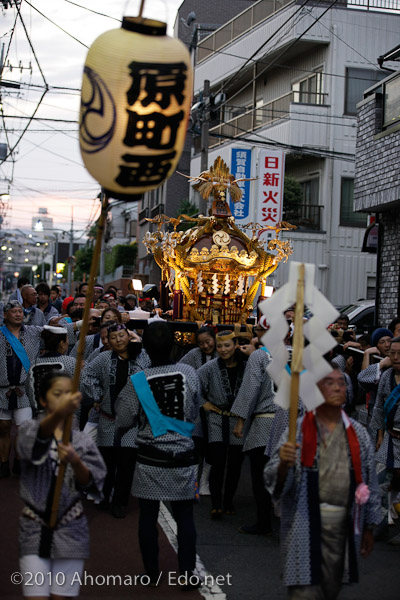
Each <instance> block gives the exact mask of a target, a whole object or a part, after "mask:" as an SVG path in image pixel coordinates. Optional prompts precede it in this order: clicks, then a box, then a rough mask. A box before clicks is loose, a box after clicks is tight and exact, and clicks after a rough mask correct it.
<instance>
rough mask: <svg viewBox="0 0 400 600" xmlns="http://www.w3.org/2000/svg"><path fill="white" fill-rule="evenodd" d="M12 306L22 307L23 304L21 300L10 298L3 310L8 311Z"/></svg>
mask: <svg viewBox="0 0 400 600" xmlns="http://www.w3.org/2000/svg"><path fill="white" fill-rule="evenodd" d="M11 308H22V305H21V303H20V302H18V300H10V301H9V302H7V304H6V305H5V307H4V309H3V311H4V312H5V313H6V312H7V311H8V310H10V309H11Z"/></svg>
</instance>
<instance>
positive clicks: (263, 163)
mask: <svg viewBox="0 0 400 600" xmlns="http://www.w3.org/2000/svg"><path fill="white" fill-rule="evenodd" d="M257 177H258V182H257V184H258V185H257V198H256V207H257V213H256V221H257V222H258V223H260V225H264V226H265V227H267V226H269V225H270V226H272V227H275V226H276V225H277V224H278V223H279V222H280V221H281V220H282V208H283V186H284V179H285V153H284V152H283V151H281V150H261V151H260V154H259V156H258V173H257ZM271 237H273V232H272V231H271V234H269V233H264V234H263V238H264V239H269V238H271Z"/></svg>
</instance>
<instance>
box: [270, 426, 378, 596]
mask: <svg viewBox="0 0 400 600" xmlns="http://www.w3.org/2000/svg"><path fill="white" fill-rule="evenodd" d="M302 420H303V419H302V418H300V419H298V421H297V434H296V442H297V443H298V444H299V445H300V448H301V444H302V430H301V425H302ZM350 421H351V423H352V425H353V427H354V430H355V432H356V434H357V437H358V441H359V444H360V456H361V470H362V477H363V482H364V483H365V484H366V485H368V487H369V490H370V497H369V500H368V502H367V503H366V504H364V505H363V506H361V510H360V531H362V529H363V526H364V525H367V524H368V525H373V524H374V525H378V524H379V523H380V522H381V520H382V511H381V502H380V494H379V488H378V482H377V478H376V473H375V460H374V449H373V447H372V444H371V440H370V437H369V435H368V433H367V431H366V429H365V428H364V427H363V426H362V425H360V424H359V423H357V421H354V420H353V419H350ZM287 439H288V432H287V431H285V432H284V434H283V435H282V438H281V440H280V442H279V444H278V445H277V447H276V449H275V452H274V454H273V456H271V458H270V460H269V462H268V463H267V465H266V467H265V469H264V480H265V487H266V488H267V490H268V491H269V492H270V494H271V495H272V498H273V500H274V501H277V500H280V514H281V555H282V562H283V581H284V584H285V585H287V586H291V585H314V584H318V583H319V582H320V577H321V572H320V559H319V556H320V538H321V517H320V511H319V488H318V458H319V451H318V448H317V453H316V459H315V462H314V465H313V467H311V468H308V467H303V466H302V465H301V451H298V453H297V461H296V464H295V466H294V467H291V468H289V470H288V475H287V477H286V481H285V484H284V486H283V489H282V492H281V494H280V496H279V498H278V497H277V496H276V495H275V493H274V492H275V486H276V481H277V473H278V466H279V463H280V458H279V449H280V447H281V445H282V444H283V443H285V442H286V441H287ZM318 443H319V440H318ZM349 464H351V458H350V457H349ZM350 480H351V482H352V483H351V488H353V489H351V491H350V494H351V497H352V498H354V492H355V487H356V486H355V483H354V477H353V475H352V471H351V476H350ZM350 516H351V518H350V519H349V529H348V537H347V542H346V558H345V571H344V582H349V581H350V582H351V581H357V580H358V572H357V571H358V569H357V557H358V555H359V553H360V544H361V535H356V534H355V533H354V516H355V502H354V500H353V502H352V503H351V506H350Z"/></svg>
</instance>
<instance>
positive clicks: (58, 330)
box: [43, 325, 68, 335]
mask: <svg viewBox="0 0 400 600" xmlns="http://www.w3.org/2000/svg"><path fill="white" fill-rule="evenodd" d="M43 329H44V330H45V331H50V333H56V334H58V335H67V334H68V331H67V329H65V328H64V327H53V326H52V325H44V327H43Z"/></svg>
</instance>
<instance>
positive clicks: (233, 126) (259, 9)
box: [190, 0, 400, 306]
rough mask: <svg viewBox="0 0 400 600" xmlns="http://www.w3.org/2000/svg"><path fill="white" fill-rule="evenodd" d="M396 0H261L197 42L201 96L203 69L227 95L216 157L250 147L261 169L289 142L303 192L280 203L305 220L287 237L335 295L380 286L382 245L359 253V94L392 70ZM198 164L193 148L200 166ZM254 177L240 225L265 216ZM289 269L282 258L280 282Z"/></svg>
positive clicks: (195, 169) (343, 297)
mask: <svg viewBox="0 0 400 600" xmlns="http://www.w3.org/2000/svg"><path fill="white" fill-rule="evenodd" d="M364 4H365V6H363V5H364ZM360 5H361V6H360ZM391 6H392V5H391ZM393 6H394V8H395V9H397V10H398V12H392V13H391V14H389V13H387V12H385V11H384V9H383V8H384V5H383V4H382V10H380V11H371V10H368V8H367V7H368V4H367V2H365V3H364V2H363V0H357V6H355V5H351V4H350V2H345V1H344V2H343V1H340V2H336V3H334V5H333V6H332V3H331V2H324V1H321V2H301V3H298V2H285V0H281V1H280V2H278V1H275V0H271V1H269V0H261V1H259V2H256V3H254V4H253V5H252V6H251V7H249V8H247V9H246V10H245V11H244V12H243V13H241V14H239V15H238V16H236V17H235V18H233V19H232V20H231V21H230V22H228V23H226V24H225V25H224V26H223V27H221V28H219V29H217V30H216V31H214V32H213V33H211V34H210V35H209V36H208V37H206V38H205V39H203V40H201V41H200V42H199V44H198V46H197V64H196V69H195V84H194V90H195V95H196V97H197V99H199V98H201V93H202V90H203V87H204V81H206V80H209V81H210V86H211V91H212V93H215V94H216V93H218V92H224V93H225V94H226V100H225V102H224V103H223V104H222V107H221V109H220V122H219V124H217V125H215V126H210V131H209V144H208V164H209V165H211V164H212V163H213V162H214V160H215V158H216V157H217V156H218V155H221V156H222V158H223V159H224V160H225V162H227V164H228V165H231V161H232V156H233V152H232V151H233V150H235V151H236V150H240V149H243V150H247V151H249V150H250V154H249V160H248V161H247V162H248V169H249V171H248V172H249V174H250V176H251V177H258V176H259V174H260V164H259V163H260V155H261V153H262V152H264V151H265V149H274V150H283V151H284V153H285V175H286V176H290V177H291V178H294V179H295V180H296V181H297V182H298V183H299V184H300V186H301V194H302V195H301V201H300V202H297V203H296V204H295V206H292V207H290V210H289V207H285V206H284V207H283V214H282V217H283V219H285V220H287V221H290V222H292V223H293V224H295V225H296V226H297V229H296V230H295V231H293V232H290V234H289V233H283V234H281V237H282V238H283V239H290V240H292V244H293V248H294V254H293V257H292V258H293V260H297V261H305V262H311V263H314V264H315V265H316V285H317V287H318V288H319V289H320V290H321V291H322V292H323V293H324V294H325V295H326V296H327V297H328V298H329V300H330V301H331V302H332V303H334V304H335V305H338V306H343V305H347V304H350V303H352V302H353V301H355V300H357V299H360V298H374V297H375V280H376V256H375V255H373V254H366V253H362V252H361V248H362V243H363V237H364V233H365V228H366V226H367V218H368V217H367V214H363V213H356V212H354V210H353V189H354V174H355V164H354V157H355V144H356V124H357V109H356V104H357V102H358V101H359V100H361V99H362V97H363V96H362V95H363V91H364V90H365V89H367V88H368V87H370V86H371V85H373V84H374V83H376V82H378V81H379V80H380V79H382V78H384V77H385V76H386V75H387V73H386V72H384V71H382V70H381V69H380V68H379V66H378V65H377V62H376V58H377V56H379V55H380V54H382V53H383V52H384V51H385V49H386V48H387V47H388V44H389V47H390V44H391V42H392V43H393V45H395V44H396V43H397V42H398V31H399V27H400V3H396V2H395V4H394V5H393ZM388 66H391V63H388ZM203 153H204V147H203ZM200 167H201V154H200V152H197V153H195V152H194V154H193V156H192V160H191V167H190V173H191V175H192V176H194V175H198V174H199V173H200V172H201V168H200ZM257 184H258V182H254V183H252V184H250V194H249V210H248V215H247V216H246V217H243V218H241V217H240V218H237V223H238V224H245V223H246V222H251V221H256V220H257V215H258V214H259V210H258V209H259V204H260V202H262V198H260V194H259V192H258V185H257ZM196 196H197V193H196V192H194V190H192V195H191V198H192V199H193V201H195V199H196ZM269 224H271V223H269ZM287 277H288V265H282V264H281V265H280V266H279V267H278V269H277V271H276V272H275V273H274V276H273V280H272V281H271V283H272V284H274V285H275V286H276V287H279V286H281V285H282V284H284V283H285V282H286V281H287Z"/></svg>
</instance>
